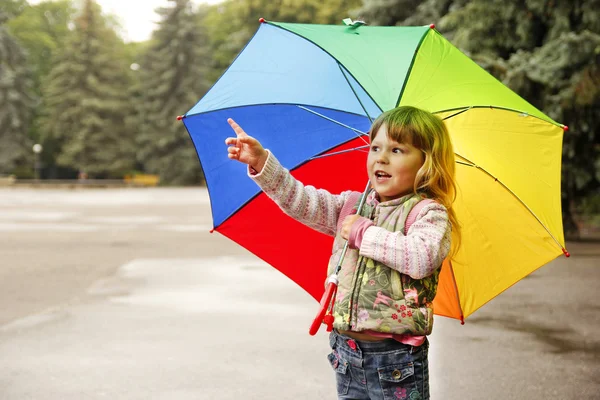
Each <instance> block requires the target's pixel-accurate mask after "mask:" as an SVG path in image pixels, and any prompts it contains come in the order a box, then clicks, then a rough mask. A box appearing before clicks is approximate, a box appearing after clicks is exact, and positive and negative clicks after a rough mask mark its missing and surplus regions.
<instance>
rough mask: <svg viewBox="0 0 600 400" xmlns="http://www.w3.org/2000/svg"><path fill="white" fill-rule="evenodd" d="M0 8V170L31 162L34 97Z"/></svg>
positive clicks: (22, 59)
mask: <svg viewBox="0 0 600 400" xmlns="http://www.w3.org/2000/svg"><path fill="white" fill-rule="evenodd" d="M7 18H8V15H7V14H4V13H3V12H2V11H1V10H0V173H10V172H13V171H14V169H15V167H17V166H18V165H32V163H31V151H30V145H31V144H32V143H31V141H30V140H29V138H28V130H29V124H30V118H31V113H32V109H33V106H34V104H35V98H34V97H33V94H32V88H31V86H32V81H31V78H30V71H28V68H27V59H26V54H25V51H24V50H23V48H22V47H21V46H20V45H19V43H18V42H17V41H16V39H15V38H14V37H13V36H12V35H11V34H10V33H9V32H8V30H7V29H6V25H5V21H6V20H7Z"/></svg>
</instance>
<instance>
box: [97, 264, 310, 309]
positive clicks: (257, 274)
mask: <svg viewBox="0 0 600 400" xmlns="http://www.w3.org/2000/svg"><path fill="white" fill-rule="evenodd" d="M282 291H283V292H284V293H285V292H286V291H287V292H289V291H293V292H292V293H297V294H298V297H299V298H300V299H302V296H307V295H305V294H304V292H303V291H302V290H301V289H300V288H298V287H297V286H296V285H295V283H293V282H292V281H290V280H289V278H287V277H285V276H283V275H282V274H281V273H280V272H278V271H276V270H275V269H273V268H272V267H270V266H269V265H267V264H265V263H264V262H262V261H260V260H256V261H254V260H248V259H247V258H242V257H215V258H197V259H138V260H134V261H132V262H130V263H127V264H125V265H123V266H121V267H120V268H119V270H118V272H117V273H116V275H115V276H113V277H111V278H108V279H103V280H101V281H98V282H96V283H95V284H94V285H92V287H90V289H89V290H88V292H89V293H90V294H92V295H98V296H105V297H108V298H109V300H110V301H111V302H114V303H118V304H124V305H132V306H150V307H162V308H169V309H173V310H176V311H180V312H191V313H199V312H227V313H234V314H236V313H247V312H248V311H251V312H253V313H257V312H273V311H274V310H276V311H278V312H283V311H284V310H285V312H287V313H289V312H290V311H292V312H293V307H291V308H290V306H289V303H286V302H281V301H273V297H274V295H273V293H276V294H279V293H281V292H282ZM277 298H279V297H277Z"/></svg>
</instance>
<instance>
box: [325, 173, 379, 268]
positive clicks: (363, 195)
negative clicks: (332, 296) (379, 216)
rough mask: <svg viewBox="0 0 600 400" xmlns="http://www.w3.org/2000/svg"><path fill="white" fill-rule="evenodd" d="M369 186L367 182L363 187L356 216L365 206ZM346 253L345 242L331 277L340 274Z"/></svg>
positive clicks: (369, 183)
mask: <svg viewBox="0 0 600 400" xmlns="http://www.w3.org/2000/svg"><path fill="white" fill-rule="evenodd" d="M370 186H371V182H370V181H368V182H367V186H366V187H365V191H364V192H363V194H362V197H361V198H360V203H358V208H357V209H356V214H358V215H360V212H361V211H362V208H363V205H364V204H365V200H366V199H367V194H368V193H369V187H370ZM346 251H348V241H347V240H346V243H344V248H343V249H342V254H341V255H340V259H339V261H338V263H337V265H336V266H335V270H334V271H333V275H337V274H338V273H339V272H340V270H341V269H342V263H343V262H344V257H345V256H346Z"/></svg>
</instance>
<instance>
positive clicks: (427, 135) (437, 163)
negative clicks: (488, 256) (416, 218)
mask: <svg viewBox="0 0 600 400" xmlns="http://www.w3.org/2000/svg"><path fill="white" fill-rule="evenodd" d="M382 125H385V126H386V128H387V133H388V137H389V138H390V139H392V140H394V141H396V142H398V143H409V144H411V145H413V146H414V147H416V148H417V149H419V150H421V151H422V152H423V154H424V155H425V161H424V163H423V166H422V167H421V169H419V171H418V172H417V176H416V178H415V184H414V188H413V190H414V193H415V194H419V195H420V196H422V197H427V198H430V199H433V200H435V201H437V202H439V203H441V204H443V205H444V207H446V209H447V210H448V217H449V219H450V223H451V225H452V236H453V240H452V251H451V254H450V256H452V255H454V254H456V250H458V248H459V246H460V225H459V223H458V220H457V219H456V213H455V212H454V208H453V204H454V200H456V178H455V165H456V162H455V159H454V149H453V147H452V141H451V140H450V135H449V134H448V129H447V128H446V125H445V124H444V121H442V120H441V119H440V118H439V117H437V116H435V115H433V114H432V113H430V112H428V111H425V110H421V109H419V108H415V107H410V106H401V107H397V108H394V109H392V110H389V111H386V112H385V113H383V114H381V115H380V116H379V117H378V118H377V119H376V120H375V122H373V125H372V126H371V131H370V132H369V137H370V138H371V142H372V141H373V139H374V138H375V135H376V134H377V132H378V131H379V128H381V126H382Z"/></svg>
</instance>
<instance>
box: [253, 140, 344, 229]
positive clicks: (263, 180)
mask: <svg viewBox="0 0 600 400" xmlns="http://www.w3.org/2000/svg"><path fill="white" fill-rule="evenodd" d="M268 154H269V155H268V157H267V161H266V163H265V166H264V167H263V169H262V171H260V172H259V173H256V171H252V170H250V169H249V170H248V176H250V178H252V180H254V182H256V183H257V184H258V186H260V188H261V189H262V190H263V191H264V192H265V194H266V195H267V196H269V197H270V198H271V199H272V200H273V201H274V202H275V203H277V205H278V206H279V208H281V209H282V210H283V212H285V213H286V214H288V215H289V216H290V217H292V218H294V219H296V220H298V221H299V222H301V223H303V224H305V225H307V226H309V227H311V228H313V229H316V230H318V231H319V232H322V233H325V234H327V235H330V236H335V233H336V227H337V222H338V216H339V214H340V210H341V209H342V206H343V205H344V201H345V199H346V198H347V197H348V194H349V193H350V192H343V193H341V194H340V195H333V194H331V193H329V192H328V191H326V190H323V189H316V188H315V187H313V186H304V184H302V182H300V181H298V180H297V179H296V178H294V177H293V176H292V175H291V174H290V172H289V171H288V170H287V169H285V168H284V167H283V166H282V165H281V164H280V163H279V161H278V160H277V158H275V156H274V155H273V154H272V153H271V152H270V151H269V152H268Z"/></svg>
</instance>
